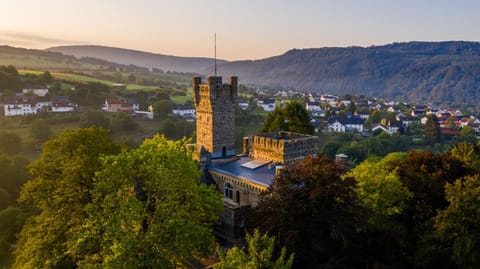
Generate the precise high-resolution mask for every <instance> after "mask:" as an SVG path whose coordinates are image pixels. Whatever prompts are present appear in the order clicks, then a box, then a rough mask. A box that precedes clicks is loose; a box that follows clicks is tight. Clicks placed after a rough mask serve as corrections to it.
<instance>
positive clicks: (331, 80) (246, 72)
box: [202, 41, 480, 105]
mask: <svg viewBox="0 0 480 269" xmlns="http://www.w3.org/2000/svg"><path fill="white" fill-rule="evenodd" d="M218 70H219V74H220V75H227V76H228V75H236V76H239V77H241V82H242V83H247V84H251V85H259V86H260V85H265V86H271V87H283V88H295V89H304V90H309V91H316V92H324V93H334V94H344V93H351V94H363V95H368V96H376V97H384V98H399V99H403V100H405V101H422V102H423V101H431V102H436V103H446V102H453V103H457V104H466V103H468V104H469V105H471V104H473V105H478V101H479V100H480V93H479V92H478V91H477V89H479V88H480V43H479V42H470V41H444V42H420V41H413V42H402V43H392V44H387V45H382V46H370V47H358V46H354V47H344V48H339V47H329V48H309V49H292V50H289V51H287V52H285V53H284V54H282V55H279V56H274V57H269V58H265V59H260V60H253V61H236V62H230V63H224V64H221V65H219V67H218ZM202 73H204V72H202Z"/></svg>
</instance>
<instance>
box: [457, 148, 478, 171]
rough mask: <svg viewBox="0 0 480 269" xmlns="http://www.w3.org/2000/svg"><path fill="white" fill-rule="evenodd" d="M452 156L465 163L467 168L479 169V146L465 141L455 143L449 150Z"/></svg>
mask: <svg viewBox="0 0 480 269" xmlns="http://www.w3.org/2000/svg"><path fill="white" fill-rule="evenodd" d="M450 152H451V153H452V156H453V157H454V158H457V159H458V160H460V161H462V162H464V163H465V165H466V166H467V167H469V168H472V169H475V170H476V171H479V169H480V147H479V146H478V145H476V144H470V143H468V142H466V141H464V142H461V143H458V144H456V145H455V146H454V147H453V148H452V150H451V151H450Z"/></svg>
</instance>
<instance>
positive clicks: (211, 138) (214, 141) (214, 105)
mask: <svg viewBox="0 0 480 269" xmlns="http://www.w3.org/2000/svg"><path fill="white" fill-rule="evenodd" d="M207 80H208V81H207V84H202V79H201V78H200V77H194V78H193V81H192V85H193V94H192V95H193V103H194V106H195V110H196V115H197V119H196V130H197V141H196V147H197V152H199V153H200V152H202V148H203V149H204V151H207V152H208V153H209V154H210V155H211V158H221V157H227V156H232V155H235V111H234V104H235V99H236V98H237V93H238V78H237V77H230V78H229V81H228V84H224V83H222V77H208V79H207Z"/></svg>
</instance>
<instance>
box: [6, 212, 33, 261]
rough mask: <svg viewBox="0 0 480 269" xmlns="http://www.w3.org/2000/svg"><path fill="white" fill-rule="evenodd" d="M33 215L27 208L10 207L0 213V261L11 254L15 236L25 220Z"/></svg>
mask: <svg viewBox="0 0 480 269" xmlns="http://www.w3.org/2000/svg"><path fill="white" fill-rule="evenodd" d="M31 214H33V212H32V210H31V209H29V208H20V207H14V206H10V207H7V208H5V209H3V210H1V211H0V231H2V232H1V233H0V260H2V258H5V257H6V256H7V255H9V253H10V252H11V246H12V245H13V244H15V242H16V240H17V238H16V235H17V234H18V233H19V232H20V230H21V229H22V227H23V225H24V223H25V220H26V219H27V218H28V217H29V216H30V215H31Z"/></svg>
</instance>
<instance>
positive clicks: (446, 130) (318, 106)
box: [0, 88, 480, 136]
mask: <svg viewBox="0 0 480 269" xmlns="http://www.w3.org/2000/svg"><path fill="white" fill-rule="evenodd" d="M48 91H49V90H48V88H38V89H33V88H25V89H23V90H22V92H19V93H16V94H15V95H14V96H5V97H4V101H3V104H0V105H2V106H3V108H4V109H3V111H4V116H5V117H12V116H26V115H35V114H37V113H42V112H48V113H66V112H75V111H83V110H82V108H81V107H80V106H79V105H78V104H74V103H72V102H71V101H70V99H69V98H68V97H65V96H52V97H51V98H50V99H49V100H45V96H46V95H47V94H48ZM239 95H240V98H239V100H238V102H237V107H238V108H239V109H241V110H244V111H246V110H248V109H249V108H250V109H251V108H252V106H256V107H259V108H261V109H263V111H264V112H265V113H268V112H272V111H274V110H275V108H277V107H280V106H283V105H284V104H285V103H287V102H288V101H290V100H298V101H300V102H302V103H303V104H304V105H305V109H306V110H307V111H309V112H310V115H311V124H312V125H313V126H314V127H315V133H320V132H356V133H360V134H362V135H364V136H371V135H372V134H375V133H381V132H384V133H386V134H389V135H393V134H395V133H398V134H406V132H407V131H408V128H409V127H410V126H412V124H413V125H419V124H420V125H425V124H426V121H427V115H431V114H433V115H435V116H436V117H437V120H438V124H439V127H440V133H441V134H446V135H458V134H459V133H460V130H461V129H462V128H464V127H466V126H468V127H470V128H472V129H473V131H474V132H475V134H476V135H480V120H479V119H478V118H477V116H476V115H474V114H467V113H463V112H462V111H460V110H459V109H456V108H451V107H448V106H438V105H435V104H431V103H427V104H424V103H421V104H411V103H407V102H400V101H395V100H380V99H376V98H368V97H364V96H362V97H358V96H351V95H349V94H345V95H344V96H337V95H332V94H319V93H313V92H301V91H296V90H289V91H287V90H279V91H272V90H260V89H257V90H255V94H254V95H253V96H252V95H250V98H246V97H247V96H248V95H243V96H242V93H239ZM170 105H171V110H170V112H169V113H170V115H173V116H178V117H181V118H183V119H185V120H186V121H189V122H194V121H195V115H196V113H195V108H194V106H193V104H192V103H190V102H188V103H185V104H176V103H174V102H170ZM98 109H99V110H101V111H104V112H106V113H116V112H124V113H127V114H129V115H131V116H133V117H141V118H146V119H150V120H152V119H153V118H154V108H153V106H152V105H148V106H147V107H142V109H143V110H142V109H141V105H140V104H139V102H138V101H137V99H136V98H121V97H109V98H106V99H105V102H104V103H103V104H99V107H98Z"/></svg>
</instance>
